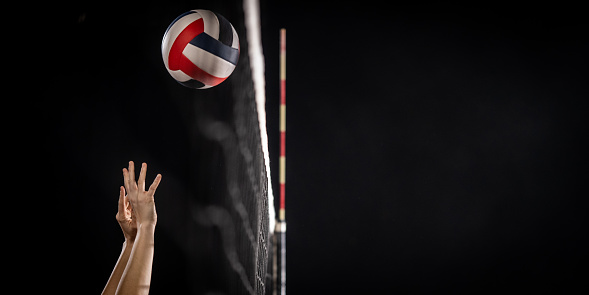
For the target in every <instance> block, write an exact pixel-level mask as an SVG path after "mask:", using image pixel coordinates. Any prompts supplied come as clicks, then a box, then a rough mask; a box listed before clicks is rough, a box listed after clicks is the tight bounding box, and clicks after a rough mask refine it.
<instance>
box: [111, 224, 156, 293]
mask: <svg viewBox="0 0 589 295" xmlns="http://www.w3.org/2000/svg"><path fill="white" fill-rule="evenodd" d="M154 233H155V225H140V226H139V231H138V232H137V239H136V240H135V245H134V246H133V250H132V251H131V258H130V259H129V262H128V263H127V267H126V268H125V272H124V273H123V277H122V278H121V281H120V283H119V288H118V289H117V294H149V287H150V285H151V266H152V264H153V252H154V242H153V241H154V239H153V238H154Z"/></svg>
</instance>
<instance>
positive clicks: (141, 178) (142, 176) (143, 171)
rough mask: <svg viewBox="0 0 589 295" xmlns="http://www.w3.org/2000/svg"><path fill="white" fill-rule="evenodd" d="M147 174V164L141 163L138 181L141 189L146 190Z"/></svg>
mask: <svg viewBox="0 0 589 295" xmlns="http://www.w3.org/2000/svg"><path fill="white" fill-rule="evenodd" d="M145 174H147V164H146V163H143V164H141V171H140V172H139V180H138V181H137V186H138V187H139V189H140V191H145Z"/></svg>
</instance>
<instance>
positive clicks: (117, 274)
mask: <svg viewBox="0 0 589 295" xmlns="http://www.w3.org/2000/svg"><path fill="white" fill-rule="evenodd" d="M132 249H133V243H127V241H125V242H124V243H123V251H122V252H121V255H120V256H119V260H118V261H117V264H116V265H115V268H114V269H113V271H112V273H111V275H110V278H109V279H108V282H107V283H106V286H105V287H104V290H102V295H114V294H116V291H117V287H118V286H119V281H120V280H121V277H122V276H123V272H124V271H125V267H126V266H127V261H129V257H130V256H131V250H132Z"/></svg>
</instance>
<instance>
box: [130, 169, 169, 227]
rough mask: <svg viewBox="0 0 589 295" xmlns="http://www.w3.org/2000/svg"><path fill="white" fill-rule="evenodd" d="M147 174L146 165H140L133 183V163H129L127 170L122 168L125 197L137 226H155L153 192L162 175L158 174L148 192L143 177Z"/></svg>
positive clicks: (155, 216)
mask: <svg viewBox="0 0 589 295" xmlns="http://www.w3.org/2000/svg"><path fill="white" fill-rule="evenodd" d="M146 174H147V164H146V163H143V164H142V165H141V171H140V172H139V179H138V180H137V182H135V165H134V163H133V161H130V162H129V169H128V170H127V169H125V168H123V177H124V180H125V188H126V189H127V197H128V199H129V202H130V203H131V206H132V208H133V213H134V214H135V217H136V219H137V220H136V222H137V224H138V225H144V224H145V225H155V224H156V223H157V213H156V211H155V200H154V195H155V191H156V189H157V187H158V185H159V184H160V181H161V179H162V175H161V174H158V175H157V176H156V177H155V180H154V181H153V183H152V184H151V186H149V190H147V191H146V190H145V176H146Z"/></svg>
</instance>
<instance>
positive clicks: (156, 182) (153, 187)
mask: <svg viewBox="0 0 589 295" xmlns="http://www.w3.org/2000/svg"><path fill="white" fill-rule="evenodd" d="M161 180H162V175H161V174H158V175H157V176H156V177H155V179H154V180H153V183H152V184H151V186H149V191H148V193H149V194H150V195H152V196H153V195H154V194H155V190H156V189H157V187H158V185H160V181H161Z"/></svg>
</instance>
